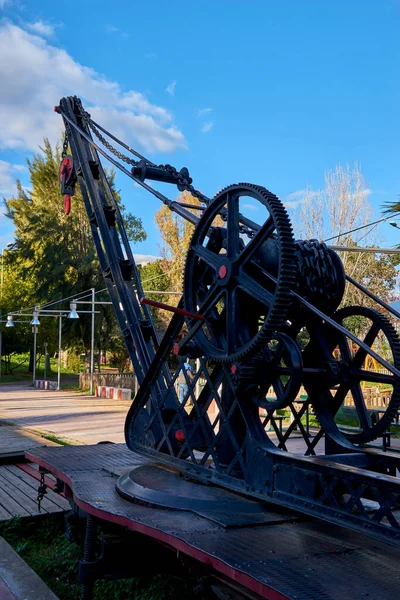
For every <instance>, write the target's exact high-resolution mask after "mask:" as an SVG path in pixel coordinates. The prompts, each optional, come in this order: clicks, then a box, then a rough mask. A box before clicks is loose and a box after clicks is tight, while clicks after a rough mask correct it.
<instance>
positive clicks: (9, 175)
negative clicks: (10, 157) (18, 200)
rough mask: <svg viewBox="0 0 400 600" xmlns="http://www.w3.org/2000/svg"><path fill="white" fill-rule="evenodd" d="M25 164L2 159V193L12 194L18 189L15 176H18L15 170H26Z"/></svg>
mask: <svg viewBox="0 0 400 600" xmlns="http://www.w3.org/2000/svg"><path fill="white" fill-rule="evenodd" d="M25 169H26V167H24V165H13V164H11V163H9V162H6V161H5V160H0V195H2V196H3V195H4V196H11V195H12V194H14V193H15V192H16V191H17V188H16V185H15V178H16V177H17V176H18V174H17V173H15V171H24V170H25Z"/></svg>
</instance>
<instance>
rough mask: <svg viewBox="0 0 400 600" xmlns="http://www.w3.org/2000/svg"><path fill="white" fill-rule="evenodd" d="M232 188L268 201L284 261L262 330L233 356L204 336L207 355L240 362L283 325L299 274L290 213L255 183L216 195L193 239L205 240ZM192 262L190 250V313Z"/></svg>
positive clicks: (190, 303)
mask: <svg viewBox="0 0 400 600" xmlns="http://www.w3.org/2000/svg"><path fill="white" fill-rule="evenodd" d="M232 190H237V191H239V190H243V192H244V193H245V192H246V191H251V192H253V194H255V195H256V199H257V200H258V201H259V202H261V203H262V204H264V206H266V208H267V209H268V210H269V213H270V215H271V217H272V218H273V220H274V222H275V227H276V231H277V236H276V237H277V240H278V247H279V252H280V261H279V271H278V277H277V284H276V288H275V294H274V296H275V298H274V301H273V304H272V306H271V308H270V311H269V314H268V315H267V317H266V319H265V321H264V323H263V325H262V327H261V329H260V330H259V331H258V332H257V334H256V335H255V336H254V337H253V338H252V339H251V340H250V341H249V342H247V343H245V344H244V345H243V347H242V348H241V349H240V350H239V351H236V352H235V353H233V354H231V355H225V354H223V353H222V352H218V351H216V349H215V348H213V347H212V346H211V344H210V343H208V340H207V339H204V340H203V339H201V340H200V341H199V344H200V345H201V346H202V348H203V351H204V352H205V354H206V355H207V356H209V357H210V358H211V359H212V360H214V361H215V362H218V363H229V362H236V361H238V360H239V361H240V360H242V359H243V358H244V357H245V356H247V355H253V354H254V353H256V352H257V350H260V349H262V348H263V347H264V345H265V343H266V342H267V341H268V340H269V339H270V338H271V335H272V334H273V332H274V331H276V330H277V329H278V328H279V326H280V325H281V324H282V323H283V321H284V320H285V318H286V315H287V312H288V309H289V307H290V304H291V290H292V289H293V288H294V285H295V276H296V271H297V265H296V261H295V243H294V236H293V230H292V227H291V223H290V220H289V216H288V214H287V212H286V209H285V207H284V206H283V204H282V202H281V201H280V200H279V198H278V197H277V196H275V194H272V193H271V192H269V191H268V190H267V189H266V188H264V187H262V186H258V185H254V184H251V183H239V184H236V185H230V186H228V187H226V188H224V189H223V190H221V191H220V192H219V193H218V194H217V195H216V196H215V198H214V199H213V201H212V202H211V204H210V206H209V208H208V209H207V210H206V211H205V214H203V217H202V218H201V220H200V222H199V223H198V225H197V226H196V229H195V232H194V234H193V237H192V241H193V240H196V239H198V238H201V239H202V240H203V239H204V237H205V235H206V232H207V231H208V229H209V227H210V223H211V222H212V220H213V218H214V217H215V216H216V215H217V214H218V213H219V207H218V208H216V203H218V200H220V199H221V197H223V196H224V195H225V194H226V193H227V192H228V191H232ZM213 209H214V212H213ZM192 263H193V258H192V257H191V256H190V249H189V253H188V258H187V262H186V267H185V287H184V303H185V308H186V309H187V310H189V311H190V312H194V311H195V310H196V306H197V302H196V298H193V297H192V295H193V294H192V289H193V287H192V288H191V286H190V285H189V283H188V282H189V281H190V279H191V278H192V276H193V274H192V272H191V270H192V267H193V264H192Z"/></svg>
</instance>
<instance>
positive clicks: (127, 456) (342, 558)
mask: <svg viewBox="0 0 400 600" xmlns="http://www.w3.org/2000/svg"><path fill="white" fill-rule="evenodd" d="M27 457H28V458H29V459H30V460H32V461H34V462H36V463H37V464H39V465H41V466H42V467H44V468H46V469H47V470H48V471H50V472H51V473H53V474H54V475H55V476H56V477H58V478H59V479H61V480H62V481H64V482H65V483H66V484H67V486H68V489H69V490H70V491H71V495H72V497H73V500H74V501H75V502H76V504H77V505H78V506H80V507H81V508H82V509H83V510H84V511H86V512H87V513H89V514H92V515H94V516H95V517H97V518H98V519H103V520H105V521H109V522H113V523H118V524H120V525H122V526H125V527H128V528H129V529H132V530H133V531H138V532H140V533H143V534H146V535H148V536H150V537H152V538H154V539H157V540H159V541H161V542H162V543H164V544H167V545H169V546H170V547H172V548H174V549H176V550H179V552H181V553H183V554H187V555H188V556H191V557H193V558H195V559H196V560H198V561H200V562H203V563H205V564H206V565H209V566H210V567H211V568H213V569H215V570H216V571H217V572H219V573H221V574H222V575H223V576H224V577H227V578H229V579H231V580H234V581H237V582H239V583H240V584H241V585H244V586H245V587H246V588H248V589H249V590H251V591H252V592H253V593H257V594H259V595H261V596H262V597H265V598H268V600H285V599H286V600H287V598H291V599H293V600H294V599H296V600H322V599H324V600H337V599H338V598H351V600H365V599H367V600H393V599H394V598H398V597H400V570H399V564H400V549H399V548H395V547H393V546H389V545H387V544H385V543H383V542H379V541H377V540H374V539H371V538H368V537H366V536H363V535H361V534H358V533H354V532H351V531H348V530H346V529H344V528H343V527H339V526H337V525H332V524H330V523H325V522H324V521H320V520H318V519H307V520H304V521H303V520H301V521H298V522H295V523H290V522H289V523H288V522H281V523H276V524H271V523H269V524H266V525H265V526H262V525H258V526H256V527H254V526H243V527H228V528H226V527H221V526H220V525H218V524H217V523H215V522H213V521H210V520H209V519H205V518H204V517H201V516H200V515H198V514H194V513H193V512H190V511H185V510H171V509H168V508H151V507H149V506H143V505H142V504H136V503H134V502H128V501H127V500H125V499H124V498H122V497H121V496H120V494H118V493H117V491H116V487H115V485H116V482H117V479H118V478H119V477H120V476H121V475H123V474H124V473H126V472H128V471H131V470H132V469H133V468H134V467H135V466H140V465H145V464H148V463H149V460H148V459H146V458H144V457H143V456H140V455H139V454H136V453H134V452H130V451H129V450H128V448H127V447H126V446H125V444H104V445H101V446H61V447H54V448H37V449H33V450H30V451H29V452H27ZM205 489H208V488H205ZM273 509H274V510H275V511H277V512H278V510H279V512H280V509H279V508H278V507H277V506H276V505H275V506H274V507H273ZM132 560H134V559H132ZM149 560H152V558H151V557H149Z"/></svg>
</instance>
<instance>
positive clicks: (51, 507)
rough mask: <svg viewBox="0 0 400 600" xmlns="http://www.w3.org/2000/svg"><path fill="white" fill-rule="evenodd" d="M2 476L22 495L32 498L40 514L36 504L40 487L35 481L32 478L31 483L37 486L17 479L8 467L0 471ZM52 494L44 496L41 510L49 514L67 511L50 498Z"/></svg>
mask: <svg viewBox="0 0 400 600" xmlns="http://www.w3.org/2000/svg"><path fill="white" fill-rule="evenodd" d="M0 475H1V476H2V477H3V478H4V479H6V480H7V481H8V482H9V483H10V484H11V485H12V486H14V487H15V488H16V489H17V490H19V491H20V492H21V493H23V494H25V495H26V496H27V497H28V498H30V499H31V500H32V501H33V502H34V504H35V507H36V511H37V512H39V510H38V508H37V504H36V502H37V500H36V499H37V487H38V485H37V482H36V481H35V480H33V479H32V478H30V479H31V481H33V482H34V484H35V486H33V485H30V484H29V483H26V482H25V481H22V479H20V478H19V477H17V475H15V474H14V473H12V472H10V471H9V470H8V468H7V467H3V468H2V469H1V470H0ZM50 493H53V492H48V493H47V494H46V495H45V496H44V498H43V500H42V502H41V510H43V511H45V512H48V513H54V512H60V510H65V507H64V508H63V507H60V506H59V505H58V504H56V503H55V502H53V501H52V499H51V497H50ZM54 495H55V494H54Z"/></svg>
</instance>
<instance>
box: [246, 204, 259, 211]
mask: <svg viewBox="0 0 400 600" xmlns="http://www.w3.org/2000/svg"><path fill="white" fill-rule="evenodd" d="M243 208H247V210H258V207H257V206H254V204H243Z"/></svg>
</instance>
